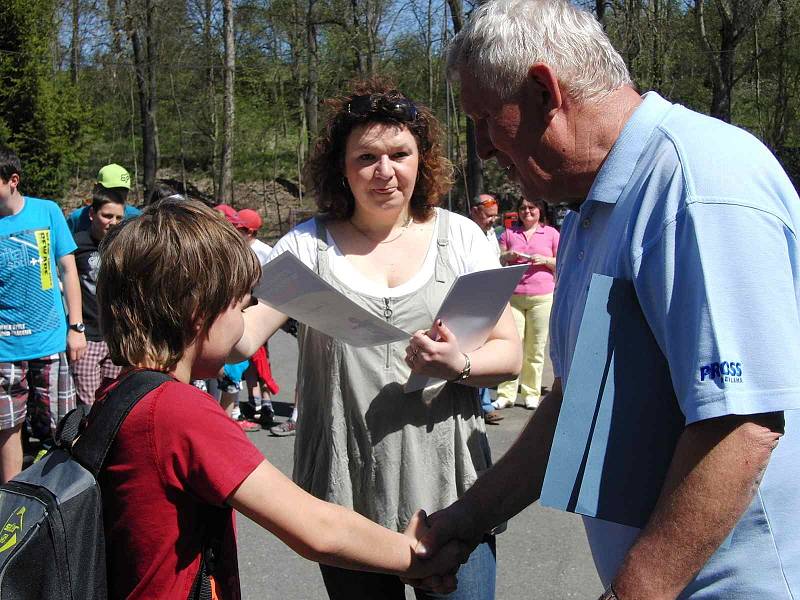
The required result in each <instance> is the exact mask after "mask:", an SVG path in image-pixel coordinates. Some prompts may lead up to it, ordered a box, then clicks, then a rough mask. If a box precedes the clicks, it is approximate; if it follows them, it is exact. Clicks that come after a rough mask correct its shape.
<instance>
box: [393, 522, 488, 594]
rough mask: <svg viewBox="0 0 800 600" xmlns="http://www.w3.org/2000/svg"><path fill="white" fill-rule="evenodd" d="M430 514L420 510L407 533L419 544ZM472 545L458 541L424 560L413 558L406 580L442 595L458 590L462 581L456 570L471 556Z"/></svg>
mask: <svg viewBox="0 0 800 600" xmlns="http://www.w3.org/2000/svg"><path fill="white" fill-rule="evenodd" d="M426 521H427V515H426V514H425V511H424V510H419V511H417V512H416V513H415V514H414V516H413V517H412V518H411V521H410V522H409V524H408V527H406V530H405V531H404V532H403V533H404V535H406V536H408V537H410V538H411V539H412V540H413V544H414V546H415V547H416V546H417V544H418V543H419V540H420V539H421V538H422V537H423V536H424V535H425V534H426V533H427V532H428V530H429V529H430V527H428V524H427V522H426ZM471 550H472V549H471V548H470V547H469V546H468V545H466V544H464V543H462V542H460V541H458V540H455V541H451V542H450V543H447V544H445V545H444V546H442V547H441V548H438V549H437V551H436V552H435V553H431V554H430V555H429V556H427V557H426V558H424V559H421V558H418V556H419V553H418V552H417V556H415V557H414V558H413V561H412V563H411V567H410V568H409V570H408V572H407V573H406V575H405V576H404V577H401V579H402V580H403V582H404V583H406V584H408V585H412V586H414V587H419V588H423V589H427V590H431V591H433V592H436V593H439V594H447V593H450V592H452V591H454V590H455V589H456V586H457V584H458V580H457V579H456V573H457V571H458V568H459V567H460V566H461V565H462V564H463V563H465V562H467V560H468V559H469V555H470V552H471Z"/></svg>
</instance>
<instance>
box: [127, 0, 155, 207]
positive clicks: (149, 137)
mask: <svg viewBox="0 0 800 600" xmlns="http://www.w3.org/2000/svg"><path fill="white" fill-rule="evenodd" d="M132 1H133V0H126V1H125V7H126V13H127V14H126V21H127V23H128V37H129V38H130V41H131V46H132V47H133V62H134V73H135V75H136V88H137V90H138V94H139V116H140V122H141V129H142V154H143V156H142V167H143V169H144V194H145V202H149V200H150V195H151V193H152V192H153V189H154V188H155V181H156V172H157V170H158V129H157V127H156V108H157V105H158V100H157V97H156V89H155V64H154V63H155V41H154V40H153V30H152V23H153V11H154V7H153V4H152V0H144V5H143V9H144V15H137V14H135V12H134V10H133V7H132V6H131V4H132ZM142 16H143V17H144V19H143V21H144V22H143V23H139V21H141V18H137V17H142ZM142 38H144V40H142Z"/></svg>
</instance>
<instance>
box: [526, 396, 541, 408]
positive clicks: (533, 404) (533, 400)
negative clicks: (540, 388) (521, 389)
mask: <svg viewBox="0 0 800 600" xmlns="http://www.w3.org/2000/svg"><path fill="white" fill-rule="evenodd" d="M525 408H527V409H528V410H534V409H536V408H539V397H538V396H525Z"/></svg>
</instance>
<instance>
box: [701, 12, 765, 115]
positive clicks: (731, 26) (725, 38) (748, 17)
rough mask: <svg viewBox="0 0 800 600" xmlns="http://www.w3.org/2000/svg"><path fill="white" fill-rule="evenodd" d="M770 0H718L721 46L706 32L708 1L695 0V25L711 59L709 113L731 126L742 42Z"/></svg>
mask: <svg viewBox="0 0 800 600" xmlns="http://www.w3.org/2000/svg"><path fill="white" fill-rule="evenodd" d="M770 1H771V0H716V1H715V3H714V7H715V8H716V9H717V13H718V14H719V21H720V22H719V45H718V46H715V45H714V44H712V41H711V38H710V37H709V35H708V31H707V29H706V18H705V4H706V2H705V0H695V25H696V28H697V33H698V36H699V38H700V42H701V44H702V46H703V49H704V50H705V51H706V53H707V54H708V57H709V73H710V75H711V106H710V107H709V112H710V113H711V116H712V117H717V118H718V119H721V120H723V121H726V122H728V123H730V121H731V113H732V105H733V87H734V85H735V83H736V80H737V76H736V51H737V49H738V47H739V44H740V43H741V42H742V39H743V38H744V36H745V35H747V34H748V33H749V31H750V30H751V29H752V28H753V27H754V26H755V24H756V22H757V20H758V19H759V18H761V16H762V15H763V13H764V11H766V8H767V6H768V5H769V3H770Z"/></svg>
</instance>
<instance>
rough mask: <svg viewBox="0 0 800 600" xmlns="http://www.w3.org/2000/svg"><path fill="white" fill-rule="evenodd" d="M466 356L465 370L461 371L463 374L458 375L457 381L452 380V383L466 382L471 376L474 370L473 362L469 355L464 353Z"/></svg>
mask: <svg viewBox="0 0 800 600" xmlns="http://www.w3.org/2000/svg"><path fill="white" fill-rule="evenodd" d="M462 354H463V355H464V368H463V369H461V372H460V373H459V374H458V375H456V377H455V379H451V380H450V381H464V380H465V379H467V378H468V377H469V375H470V371H471V370H472V361H471V360H470V359H469V354H467V353H466V352H462Z"/></svg>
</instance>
